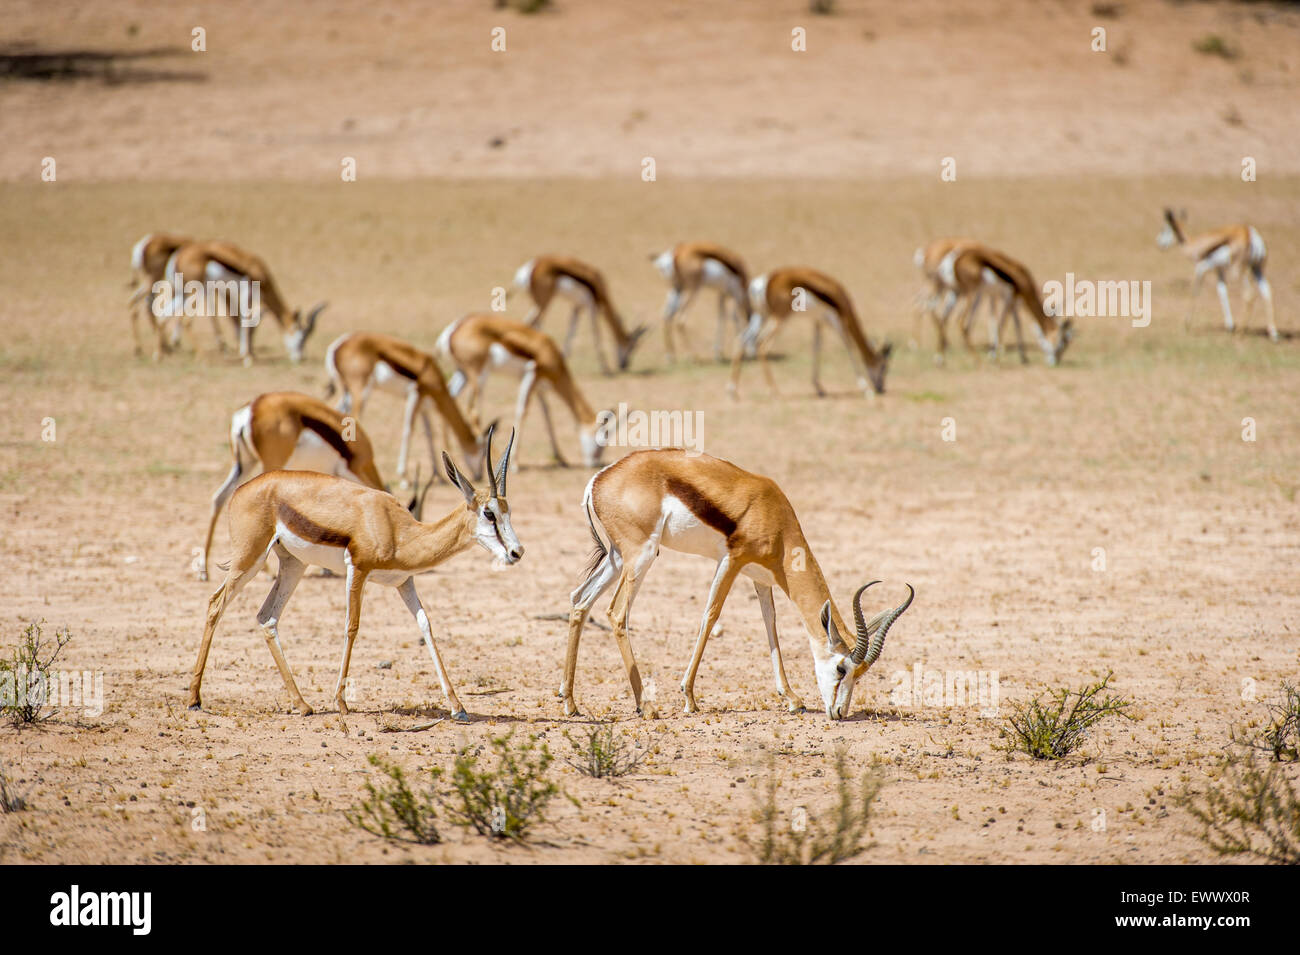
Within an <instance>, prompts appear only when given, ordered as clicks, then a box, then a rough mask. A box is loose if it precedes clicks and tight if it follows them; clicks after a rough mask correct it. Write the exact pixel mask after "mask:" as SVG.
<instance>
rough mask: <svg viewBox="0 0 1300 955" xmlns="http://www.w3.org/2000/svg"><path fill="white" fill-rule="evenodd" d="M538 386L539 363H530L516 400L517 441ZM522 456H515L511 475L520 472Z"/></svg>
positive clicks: (521, 380)
mask: <svg viewBox="0 0 1300 955" xmlns="http://www.w3.org/2000/svg"><path fill="white" fill-rule="evenodd" d="M536 386H537V362H535V361H530V362H529V363H528V364H527V365H525V366H524V374H523V377H522V378H521V379H520V381H519V396H518V397H517V398H516V399H515V424H514V432H515V440H516V441H517V440H519V435H520V434H522V433H523V430H524V418H525V417H527V415H528V405H529V404H530V403H531V401H532V398H533V389H534V388H535V387H536ZM521 457H523V455H521V454H517V455H514V460H513V461H511V462H510V473H511V474H515V473H518V471H519V459H520V458H521Z"/></svg>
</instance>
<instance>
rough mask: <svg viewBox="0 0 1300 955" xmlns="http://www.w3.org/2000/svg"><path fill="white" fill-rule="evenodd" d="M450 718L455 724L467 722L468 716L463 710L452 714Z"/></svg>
mask: <svg viewBox="0 0 1300 955" xmlns="http://www.w3.org/2000/svg"><path fill="white" fill-rule="evenodd" d="M451 718H452V719H453V720H455V721H456V722H457V723H468V722H469V714H468V713H466V712H465V711H464V710H457V711H456V712H455V713H452V714H451Z"/></svg>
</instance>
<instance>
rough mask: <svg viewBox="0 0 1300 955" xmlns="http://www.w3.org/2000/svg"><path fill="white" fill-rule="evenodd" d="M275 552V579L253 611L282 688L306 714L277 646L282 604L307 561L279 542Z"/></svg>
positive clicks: (282, 655)
mask: <svg viewBox="0 0 1300 955" xmlns="http://www.w3.org/2000/svg"><path fill="white" fill-rule="evenodd" d="M275 556H276V559H277V560H278V561H279V564H280V569H279V572H278V573H277V574H276V575H275V583H274V584H273V585H272V586H271V592H270V593H268V594H267V595H266V600H265V602H264V603H263V604H262V609H261V610H259V611H258V612H257V622H258V623H259V624H261V626H262V633H263V636H265V637H266V646H267V649H269V650H270V651H271V656H272V657H274V658H275V665H276V668H277V669H279V671H280V678H281V679H282V680H284V688H285V689H286V690H288V691H289V698H290V699H291V700H293V705H294V708H295V709H296V710H297V711H298V712H299V713H301V714H302V715H303V716H310V715H311V714H312V712H313V711H312V708H311V707H310V706H309V705H308V704H307V701H306V700H304V699H303V698H302V694H301V693H299V692H298V684H297V683H295V682H294V679H293V671H292V670H290V669H289V663H288V661H287V660H285V658H284V648H283V647H281V646H280V630H279V625H280V617H281V615H282V614H283V613H284V607H285V604H287V603H288V602H289V598H290V597H292V596H293V592H294V590H295V589H296V588H297V586H298V582H299V581H301V580H302V575H303V574H305V573H306V572H307V565H306V564H304V563H303V562H302V561H300V560H299V559H298V558H296V557H294V556H293V555H292V554H290V553H289V552H288V551H287V550H285V549H284V548H283V547H281V546H280V545H279V544H277V545H276V546H275Z"/></svg>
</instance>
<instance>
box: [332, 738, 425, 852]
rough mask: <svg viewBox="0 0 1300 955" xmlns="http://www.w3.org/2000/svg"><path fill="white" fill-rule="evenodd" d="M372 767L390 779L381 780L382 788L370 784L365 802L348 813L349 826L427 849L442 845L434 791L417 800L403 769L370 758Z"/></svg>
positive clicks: (380, 785)
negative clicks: (416, 843) (423, 846)
mask: <svg viewBox="0 0 1300 955" xmlns="http://www.w3.org/2000/svg"><path fill="white" fill-rule="evenodd" d="M370 765H371V766H374V767H376V768H377V769H379V770H380V772H382V773H383V774H384V775H385V776H386V777H387V779H385V780H381V781H380V784H379V785H378V786H376V785H375V784H374V783H372V782H370V781H369V780H367V781H366V793H367V796H366V798H365V800H363V801H362V802H361V803H360V804H359V805H358V806H357V807H356V808H355V809H352V810H350V811H347V812H345V813H344V816H346V817H347V820H348V822H350V823H352V824H353V825H354V826H357V827H359V828H361V829H364V830H365V831H366V832H369V833H371V834H372V835H376V836H382V837H383V838H385V839H394V840H399V841H404V842H418V843H420V844H421V845H426V846H427V845H434V844H436V843H439V842H441V841H442V836H441V835H439V833H438V826H437V824H436V822H435V819H436V816H437V811H436V809H435V800H436V797H435V795H434V792H433V789H432V787H431V788H430V789H428V790H427V791H426V792H425V793H424V794H423V795H421V796H419V797H417V796H416V795H415V794H414V793H413V792H411V787H410V786H408V785H407V783H406V776H405V774H404V773H403V772H402V768H401V767H400V766H397V765H395V764H393V763H388V762H385V761H384V760H383V759H381V758H380V757H378V756H371V757H370Z"/></svg>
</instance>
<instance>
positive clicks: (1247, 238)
mask: <svg viewBox="0 0 1300 955" xmlns="http://www.w3.org/2000/svg"><path fill="white" fill-rule="evenodd" d="M1156 243H1157V244H1158V245H1159V246H1160V248H1162V249H1168V248H1172V247H1173V246H1175V245H1176V246H1178V248H1180V249H1181V250H1182V251H1183V253H1184V254H1185V255H1186V256H1187V257H1188V258H1189V259H1191V260H1192V261H1193V262H1194V263H1195V265H1194V267H1193V270H1192V296H1191V301H1190V302H1188V305H1187V318H1186V319H1185V320H1184V325H1185V326H1186V327H1191V324H1192V314H1193V312H1194V310H1195V309H1196V296H1197V293H1198V292H1200V290H1201V280H1202V279H1204V278H1205V275H1206V273H1207V272H1209V271H1210V270H1211V269H1213V270H1214V274H1215V286H1216V287H1217V288H1218V290H1219V305H1220V307H1221V308H1222V309H1223V327H1224V328H1226V329H1227V330H1228V331H1230V332H1231V331H1233V330H1234V328H1235V326H1234V324H1233V321H1232V308H1231V307H1230V306H1229V304H1228V279H1229V278H1234V279H1235V278H1236V277H1238V276H1240V277H1241V280H1242V285H1241V287H1242V296H1243V298H1245V300H1246V320H1247V321H1249V320H1250V310H1251V308H1253V307H1254V304H1255V298H1254V295H1253V294H1252V290H1251V285H1252V283H1253V284H1254V286H1255V287H1256V288H1257V289H1258V290H1259V294H1260V297H1261V298H1262V299H1264V309H1265V311H1266V312H1267V313H1268V337H1269V338H1270V339H1272V340H1273V341H1277V340H1278V334H1277V325H1276V324H1275V322H1274V316H1273V289H1272V287H1271V286H1270V285H1269V283H1268V279H1266V278H1264V264H1265V262H1267V261H1268V249H1267V248H1266V247H1265V246H1264V239H1263V237H1262V236H1260V234H1259V230H1257V229H1256V228H1255V227H1254V226H1252V225H1246V224H1244V223H1243V224H1242V225H1231V226H1227V227H1225V228H1222V229H1215V230H1214V231H1212V232H1203V233H1201V234H1200V235H1195V236H1192V237H1191V238H1190V239H1189V238H1187V237H1186V236H1184V235H1183V230H1182V228H1181V227H1180V226H1179V225H1178V219H1177V218H1176V217H1175V216H1174V213H1173V210H1171V209H1166V210H1165V227H1164V228H1163V229H1162V230H1160V234H1159V235H1158V236H1157V237H1156Z"/></svg>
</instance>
